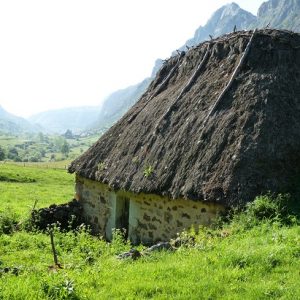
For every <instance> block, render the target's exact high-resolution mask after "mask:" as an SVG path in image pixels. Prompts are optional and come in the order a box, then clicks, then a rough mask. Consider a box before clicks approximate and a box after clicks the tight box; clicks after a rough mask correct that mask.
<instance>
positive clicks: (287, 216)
mask: <svg viewBox="0 0 300 300" xmlns="http://www.w3.org/2000/svg"><path fill="white" fill-rule="evenodd" d="M291 206H292V198H291V196H290V195H289V194H278V195H277V196H272V195H271V194H267V195H262V196H258V197H256V198H255V200H254V201H253V202H249V203H248V204H247V205H246V207H245V208H244V210H243V211H242V212H241V211H238V210H236V211H234V212H233V214H232V217H231V218H230V219H231V223H232V224H233V225H237V226H236V227H237V228H241V229H249V228H252V227H253V226H256V225H258V224H260V223H262V222H269V223H274V222H277V223H279V224H285V225H288V224H291V223H295V221H296V220H297V218H296V216H295V215H294V214H293V212H292V209H291Z"/></svg>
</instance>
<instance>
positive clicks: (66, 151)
mask: <svg viewBox="0 0 300 300" xmlns="http://www.w3.org/2000/svg"><path fill="white" fill-rule="evenodd" d="M60 151H61V153H62V154H64V155H65V156H68V154H69V152H70V146H69V144H68V143H67V141H66V140H65V141H64V142H63V144H62V145H61V148H60Z"/></svg>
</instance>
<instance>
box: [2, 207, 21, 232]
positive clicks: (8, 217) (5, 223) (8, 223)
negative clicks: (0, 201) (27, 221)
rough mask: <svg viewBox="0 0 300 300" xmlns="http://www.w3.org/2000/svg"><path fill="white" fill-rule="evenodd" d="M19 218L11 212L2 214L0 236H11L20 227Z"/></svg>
mask: <svg viewBox="0 0 300 300" xmlns="http://www.w3.org/2000/svg"><path fill="white" fill-rule="evenodd" d="M18 223H19V222H18V220H17V216H16V215H15V214H13V213H12V212H11V211H10V210H7V211H6V212H0V235H1V234H11V233H13V232H14V231H15V230H16V228H17V227H18Z"/></svg>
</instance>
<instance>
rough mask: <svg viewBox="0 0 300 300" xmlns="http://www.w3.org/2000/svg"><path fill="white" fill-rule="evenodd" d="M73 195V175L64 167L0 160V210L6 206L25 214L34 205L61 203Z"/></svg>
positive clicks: (19, 213) (18, 213) (4, 209)
mask: <svg viewBox="0 0 300 300" xmlns="http://www.w3.org/2000/svg"><path fill="white" fill-rule="evenodd" d="M73 196H74V176H73V175H70V174H68V173H67V171H66V170H62V169H52V168H51V164H48V168H42V167H41V166H40V165H38V167H34V166H32V167H27V166H26V167H23V165H15V164H9V163H5V164H3V163H2V164H0V212H1V211H2V212H3V211H6V210H10V211H13V212H14V213H16V214H17V215H20V216H22V217H26V215H27V214H28V212H29V211H30V209H31V208H32V206H33V204H34V202H35V201H36V200H37V201H38V203H37V207H44V206H48V205H50V204H53V203H56V204H60V203H64V202H67V201H69V200H70V199H72V198H73Z"/></svg>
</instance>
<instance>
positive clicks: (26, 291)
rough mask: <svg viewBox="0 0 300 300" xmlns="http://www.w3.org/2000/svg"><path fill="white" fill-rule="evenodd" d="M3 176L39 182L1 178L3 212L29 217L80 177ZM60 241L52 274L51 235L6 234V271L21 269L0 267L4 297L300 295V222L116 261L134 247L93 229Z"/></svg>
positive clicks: (26, 171)
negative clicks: (97, 234) (101, 236)
mask: <svg viewBox="0 0 300 300" xmlns="http://www.w3.org/2000/svg"><path fill="white" fill-rule="evenodd" d="M17 174H19V175H17ZM0 175H3V176H6V177H9V178H12V179H20V180H19V181H26V180H27V179H28V178H31V179H35V180H36V182H34V183H30V182H27V183H26V182H23V183H22V182H20V183H18V182H10V183H9V182H0V210H4V209H5V207H7V206H10V207H11V209H12V210H15V211H17V213H18V214H19V215H21V216H25V215H26V214H27V213H28V207H29V206H32V204H33V202H34V200H35V199H36V198H38V199H39V200H40V203H39V206H43V205H48V204H50V203H53V202H57V203H58V202H63V201H65V200H68V199H69V198H70V197H71V195H72V191H73V177H72V176H71V175H68V174H66V173H65V171H63V170H51V169H41V168H33V167H31V168H24V167H20V166H15V165H0ZM27 181H28V180H27ZM55 244H56V248H57V252H58V256H59V261H60V262H61V263H62V265H63V269H62V270H59V271H58V272H50V271H49V269H48V266H49V265H51V264H52V263H53V262H52V256H51V247H50V241H49V236H48V235H46V234H43V233H28V232H24V231H20V232H15V233H14V234H12V235H4V234H3V235H0V271H1V269H3V268H4V267H11V268H13V267H18V268H19V270H20V274H19V275H18V276H15V275H13V274H12V273H11V272H8V273H5V274H4V273H1V272H0V299H300V289H299V287H298V286H299V284H298V283H299V267H300V261H299V257H300V227H299V226H298V225H293V226H290V227H286V226H280V225H279V224H278V223H276V222H275V223H273V224H271V223H267V222H262V223H260V224H258V225H257V226H254V227H253V228H252V229H248V230H246V229H243V228H238V227H236V226H234V225H229V226H228V227H226V228H223V229H219V230H216V231H210V230H205V229H202V230H201V231H200V233H199V234H198V235H197V236H196V245H195V246H193V247H181V248H179V249H178V250H177V251H176V252H161V253H153V254H151V255H149V256H144V257H143V258H141V259H139V260H137V261H131V260H125V261H120V260H118V259H117V258H116V254H118V253H120V252H122V251H125V250H128V249H129V248H130V245H128V244H124V243H122V242H121V241H120V239H115V241H114V242H113V243H112V244H107V243H105V242H104V241H102V240H100V239H98V238H97V237H91V236H89V235H88V234H86V233H85V232H81V233H76V234H73V233H67V234H63V233H58V232H56V233H55Z"/></svg>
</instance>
